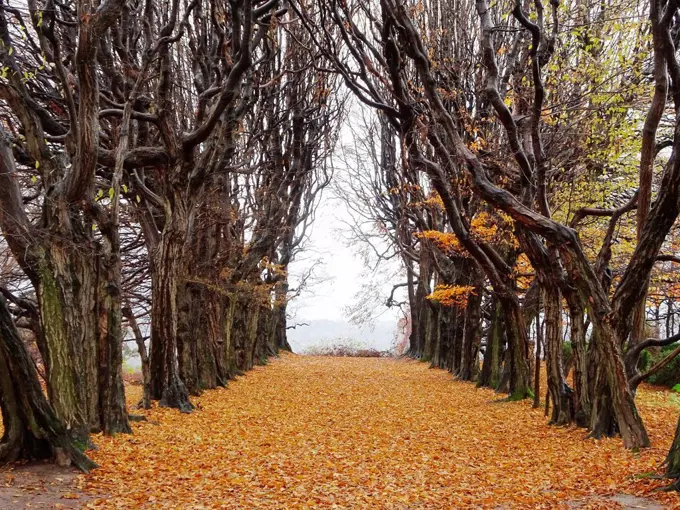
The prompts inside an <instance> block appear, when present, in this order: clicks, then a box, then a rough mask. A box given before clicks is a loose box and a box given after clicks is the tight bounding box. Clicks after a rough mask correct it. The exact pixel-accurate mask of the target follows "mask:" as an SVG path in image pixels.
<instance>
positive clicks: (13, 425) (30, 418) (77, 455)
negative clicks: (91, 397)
mask: <svg viewBox="0 0 680 510" xmlns="http://www.w3.org/2000/svg"><path fill="white" fill-rule="evenodd" d="M0 409H1V410H2V423H3V425H4V434H3V437H2V442H1V443H0V461H2V462H13V461H16V460H23V459H26V460H32V459H54V460H55V461H56V462H57V463H59V464H66V465H68V464H69V463H71V462H72V463H73V464H74V465H75V466H76V467H77V468H79V469H80V470H82V471H84V472H87V471H89V470H90V469H92V468H94V467H97V465H96V464H95V463H94V462H92V461H91V460H90V459H89V458H88V457H87V456H86V455H85V454H84V453H83V452H82V451H81V450H80V449H79V448H78V447H77V446H76V445H80V446H83V445H82V444H79V438H73V437H71V434H69V431H68V430H67V428H66V427H65V426H64V423H63V422H62V421H61V420H59V418H58V417H57V415H56V413H55V411H54V409H53V408H52V406H51V405H50V404H49V403H48V402H47V400H46V399H45V396H44V394H43V392H42V389H41V388H40V382H39V379H38V374H37V372H36V370H35V367H34V365H33V361H32V360H31V358H30V355H29V354H28V352H27V351H26V347H25V346H24V344H23V342H22V341H21V338H20V337H19V333H18V332H17V330H16V327H15V325H14V322H13V320H12V316H11V314H10V312H9V309H8V308H7V303H6V302H5V299H4V297H2V296H0Z"/></svg>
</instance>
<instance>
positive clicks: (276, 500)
mask: <svg viewBox="0 0 680 510" xmlns="http://www.w3.org/2000/svg"><path fill="white" fill-rule="evenodd" d="M638 395H639V396H638V401H639V403H640V409H641V413H642V414H643V416H644V418H645V422H646V424H647V425H648V427H649V432H650V436H651V438H652V442H653V445H654V446H653V448H650V449H648V450H645V451H643V452H640V453H630V452H628V451H626V450H624V449H623V447H622V444H621V441H620V440H619V439H604V440H600V441H596V440H592V439H585V433H584V431H583V430H582V429H576V428H557V427H551V426H548V425H547V423H546V419H545V418H544V417H543V413H542V411H541V410H534V409H531V408H530V406H529V403H528V402H518V403H509V402H503V403H498V402H494V401H495V400H498V399H499V398H500V397H499V396H498V395H496V394H494V393H493V392H492V391H490V390H485V389H477V388H476V387H475V386H474V385H473V384H469V383H463V382H457V381H454V380H453V379H452V378H451V375H450V374H448V373H446V372H444V371H440V370H430V369H428V367H427V365H426V364H423V363H418V362H414V361H406V360H393V359H384V358H322V357H300V356H292V355H288V356H285V357H283V358H282V359H280V360H274V361H273V362H272V363H270V365H269V366H267V367H258V368H256V369H255V370H253V371H251V372H249V373H248V374H247V375H246V376H245V377H242V378H240V379H239V380H237V381H233V382H231V383H230V384H229V386H228V387H227V388H224V389H218V390H215V391H209V392H206V393H205V394H204V395H203V396H202V397H200V398H197V399H196V401H198V402H199V403H200V407H201V410H199V411H196V412H194V413H193V414H190V415H184V414H180V413H178V412H177V411H174V410H169V409H160V408H155V409H152V410H151V411H148V412H146V414H147V416H148V417H149V419H150V420H151V421H149V422H141V423H138V424H135V425H134V432H135V433H134V435H131V436H127V435H126V436H118V437H115V438H105V437H101V436H99V437H96V438H95V442H96V443H97V445H98V446H99V450H97V451H94V452H92V457H93V458H94V460H95V461H96V462H98V463H99V464H100V465H101V467H100V468H99V469H97V470H95V471H93V472H92V473H91V474H89V475H86V476H85V478H84V481H85V487H86V490H87V491H88V492H90V493H92V494H100V495H101V494H105V495H106V498H101V499H99V500H96V501H95V502H94V503H90V506H91V507H95V508H130V507H134V508H140V507H141V508H257V509H266V508H385V509H406V508H423V509H424V508H427V509H434V508H447V509H448V508H454V507H455V508H461V507H481V508H497V507H502V506H503V505H506V506H510V507H512V508H560V507H564V508H567V505H568V504H573V503H579V502H581V503H584V504H587V505H588V506H589V507H592V508H615V507H616V505H617V504H616V503H614V502H612V501H611V500H610V499H607V498H609V497H611V496H614V495H618V494H631V495H637V496H645V497H648V498H649V497H652V498H655V499H658V500H659V501H662V502H664V503H665V504H667V505H679V506H680V497H679V496H678V495H676V494H660V493H653V492H652V490H653V489H654V488H656V487H659V486H660V485H662V484H663V483H664V482H663V481H659V480H652V479H650V478H640V477H639V476H637V475H641V474H643V473H649V472H658V471H659V467H660V464H661V462H662V460H663V458H664V455H665V453H666V451H667V449H668V446H669V444H670V440H671V437H672V433H673V427H674V424H675V420H676V419H677V414H678V412H680V406H678V405H677V403H676V402H675V401H673V400H672V395H670V394H669V393H668V392H660V391H654V390H651V389H648V388H641V389H640V390H639V392H638ZM130 399H131V401H132V400H136V395H132V396H131V397H130Z"/></svg>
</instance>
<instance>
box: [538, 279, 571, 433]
mask: <svg viewBox="0 0 680 510" xmlns="http://www.w3.org/2000/svg"><path fill="white" fill-rule="evenodd" d="M543 294H544V300H543V302H544V306H545V339H546V366H547V368H548V390H549V391H550V399H551V401H552V404H553V406H552V416H551V418H550V423H551V424H553V425H566V424H568V423H569V422H571V418H572V416H571V393H572V391H571V388H569V387H568V386H567V383H566V382H565V380H564V370H563V366H562V307H561V297H560V291H559V289H558V288H557V287H556V286H554V285H552V284H551V283H550V282H549V283H548V284H547V285H546V286H545V287H544V292H543Z"/></svg>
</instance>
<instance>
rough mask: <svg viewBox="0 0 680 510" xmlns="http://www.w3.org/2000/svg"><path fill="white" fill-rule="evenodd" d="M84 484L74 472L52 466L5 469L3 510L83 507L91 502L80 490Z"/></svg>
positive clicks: (1, 472) (0, 488) (0, 471)
mask: <svg viewBox="0 0 680 510" xmlns="http://www.w3.org/2000/svg"><path fill="white" fill-rule="evenodd" d="M83 482H84V480H82V479H80V478H78V474H77V473H76V472H75V471H74V470H72V469H67V468H60V467H57V466H54V465H52V464H32V465H13V466H4V467H2V468H0V509H2V510H5V509H10V508H11V509H16V510H19V509H28V508H31V509H47V508H82V507H83V506H84V505H86V504H87V502H88V501H89V500H90V498H89V497H88V496H86V495H85V494H83V491H82V490H81V484H82V483H83Z"/></svg>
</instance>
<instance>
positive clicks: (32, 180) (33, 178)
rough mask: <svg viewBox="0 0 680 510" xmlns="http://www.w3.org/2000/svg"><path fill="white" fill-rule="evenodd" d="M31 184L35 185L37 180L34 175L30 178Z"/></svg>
mask: <svg viewBox="0 0 680 510" xmlns="http://www.w3.org/2000/svg"><path fill="white" fill-rule="evenodd" d="M31 182H32V183H33V184H35V183H37V182H38V178H37V177H36V176H35V175H34V176H33V177H31Z"/></svg>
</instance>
